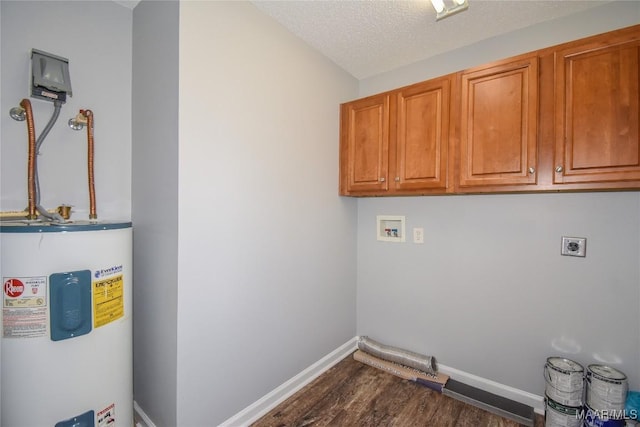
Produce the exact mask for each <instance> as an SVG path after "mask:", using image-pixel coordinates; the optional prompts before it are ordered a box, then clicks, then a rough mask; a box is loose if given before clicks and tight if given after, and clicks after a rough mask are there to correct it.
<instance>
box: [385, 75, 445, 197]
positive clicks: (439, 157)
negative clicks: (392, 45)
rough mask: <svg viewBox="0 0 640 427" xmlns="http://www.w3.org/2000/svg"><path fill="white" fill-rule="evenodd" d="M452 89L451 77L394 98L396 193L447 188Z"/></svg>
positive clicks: (412, 89)
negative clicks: (399, 191)
mask: <svg viewBox="0 0 640 427" xmlns="http://www.w3.org/2000/svg"><path fill="white" fill-rule="evenodd" d="M451 85H452V76H448V77H446V78H441V79H435V80H429V81H427V82H424V83H420V84H416V85H412V86H409V87H407V88H404V89H401V90H399V91H397V92H395V93H394V94H393V98H394V99H393V101H394V103H392V107H393V108H392V114H391V117H392V121H393V120H396V122H395V126H392V129H394V128H395V145H394V144H392V153H391V159H393V166H394V167H393V168H392V172H393V175H394V176H393V179H394V184H395V189H396V190H432V189H433V190H437V189H441V190H444V189H446V188H447V158H448V145H449V115H450V114H449V112H450V103H451ZM394 110H395V111H394ZM394 146H395V150H394V149H393V147H394Z"/></svg>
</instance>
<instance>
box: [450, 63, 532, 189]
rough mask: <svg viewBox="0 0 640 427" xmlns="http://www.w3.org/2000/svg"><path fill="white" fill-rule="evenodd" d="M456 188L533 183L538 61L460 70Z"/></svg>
mask: <svg viewBox="0 0 640 427" xmlns="http://www.w3.org/2000/svg"><path fill="white" fill-rule="evenodd" d="M461 85H462V87H461V113H460V138H459V141H460V143H459V164H460V167H459V170H460V174H459V176H458V182H457V184H458V190H459V191H461V192H463V191H466V188H465V187H471V190H470V191H477V189H476V187H480V186H499V185H535V184H536V176H537V175H536V174H537V168H538V163H537V151H538V148H537V136H538V57H537V55H535V54H534V55H529V56H526V57H521V58H518V59H516V60H510V61H508V62H503V63H498V64H495V65H492V66H488V67H484V68H480V69H472V70H470V71H464V72H462V77H461Z"/></svg>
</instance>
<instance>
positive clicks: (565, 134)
mask: <svg viewBox="0 0 640 427" xmlns="http://www.w3.org/2000/svg"><path fill="white" fill-rule="evenodd" d="M639 57H640V42H639V41H637V40H636V41H633V42H629V43H624V44H618V45H614V46H609V47H599V48H593V47H581V48H574V49H572V50H567V51H563V52H559V53H558V54H557V55H556V71H557V73H558V75H557V79H556V82H557V86H556V112H557V117H556V138H557V139H556V150H555V164H556V170H557V171H556V173H555V175H554V182H555V183H574V182H576V183H577V182H606V181H625V180H638V179H640V140H639V139H638V138H639V136H640V135H639V129H640V123H639V119H638V117H639V114H640V109H639V108H638V107H639V100H638V83H639V74H638V64H639Z"/></svg>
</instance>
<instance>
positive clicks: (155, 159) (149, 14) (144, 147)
mask: <svg viewBox="0 0 640 427" xmlns="http://www.w3.org/2000/svg"><path fill="white" fill-rule="evenodd" d="M178 16H179V6H178V2H176V1H162V2H146V1H145V2H142V3H140V4H139V5H138V6H137V7H136V8H135V9H134V11H133V42H132V44H133V145H132V153H133V170H132V200H133V222H134V224H135V228H134V245H133V249H134V259H135V269H134V275H135V277H134V283H135V286H134V313H135V319H134V320H135V321H134V351H133V357H134V370H133V372H134V396H135V400H136V403H137V404H138V405H139V406H140V407H141V408H143V410H144V411H145V412H146V414H147V415H148V416H149V417H151V419H152V420H154V422H155V423H156V425H158V426H174V425H177V424H176V384H177V351H178V349H177V321H178V318H177V309H178V303H177V298H178V285H177V283H178V98H179V93H178V61H179V58H178V24H179V21H178Z"/></svg>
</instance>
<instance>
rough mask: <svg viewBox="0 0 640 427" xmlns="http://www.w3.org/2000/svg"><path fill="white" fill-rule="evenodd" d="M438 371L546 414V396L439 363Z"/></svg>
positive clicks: (538, 412)
mask: <svg viewBox="0 0 640 427" xmlns="http://www.w3.org/2000/svg"><path fill="white" fill-rule="evenodd" d="M438 371H439V372H442V373H443V374H446V375H449V376H450V377H451V378H453V379H454V380H456V381H460V382H461V383H464V384H467V385H470V386H471V387H476V388H479V389H481V390H484V391H486V392H489V393H493V394H497V395H498V396H502V397H505V398H507V399H511V400H513V401H516V402H520V403H523V404H525V405H528V406H531V407H533V410H534V411H535V412H536V413H537V414H544V397H542V396H538V395H537V394H533V393H529V392H526V391H523V390H520V389H517V388H514V387H510V386H508V385H504V384H500V383H497V382H495V381H491V380H488V379H486V378H482V377H479V376H477V375H473V374H470V373H468V372H464V371H460V370H458V369H455V368H451V367H449V366H444V365H441V364H439V363H438Z"/></svg>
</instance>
